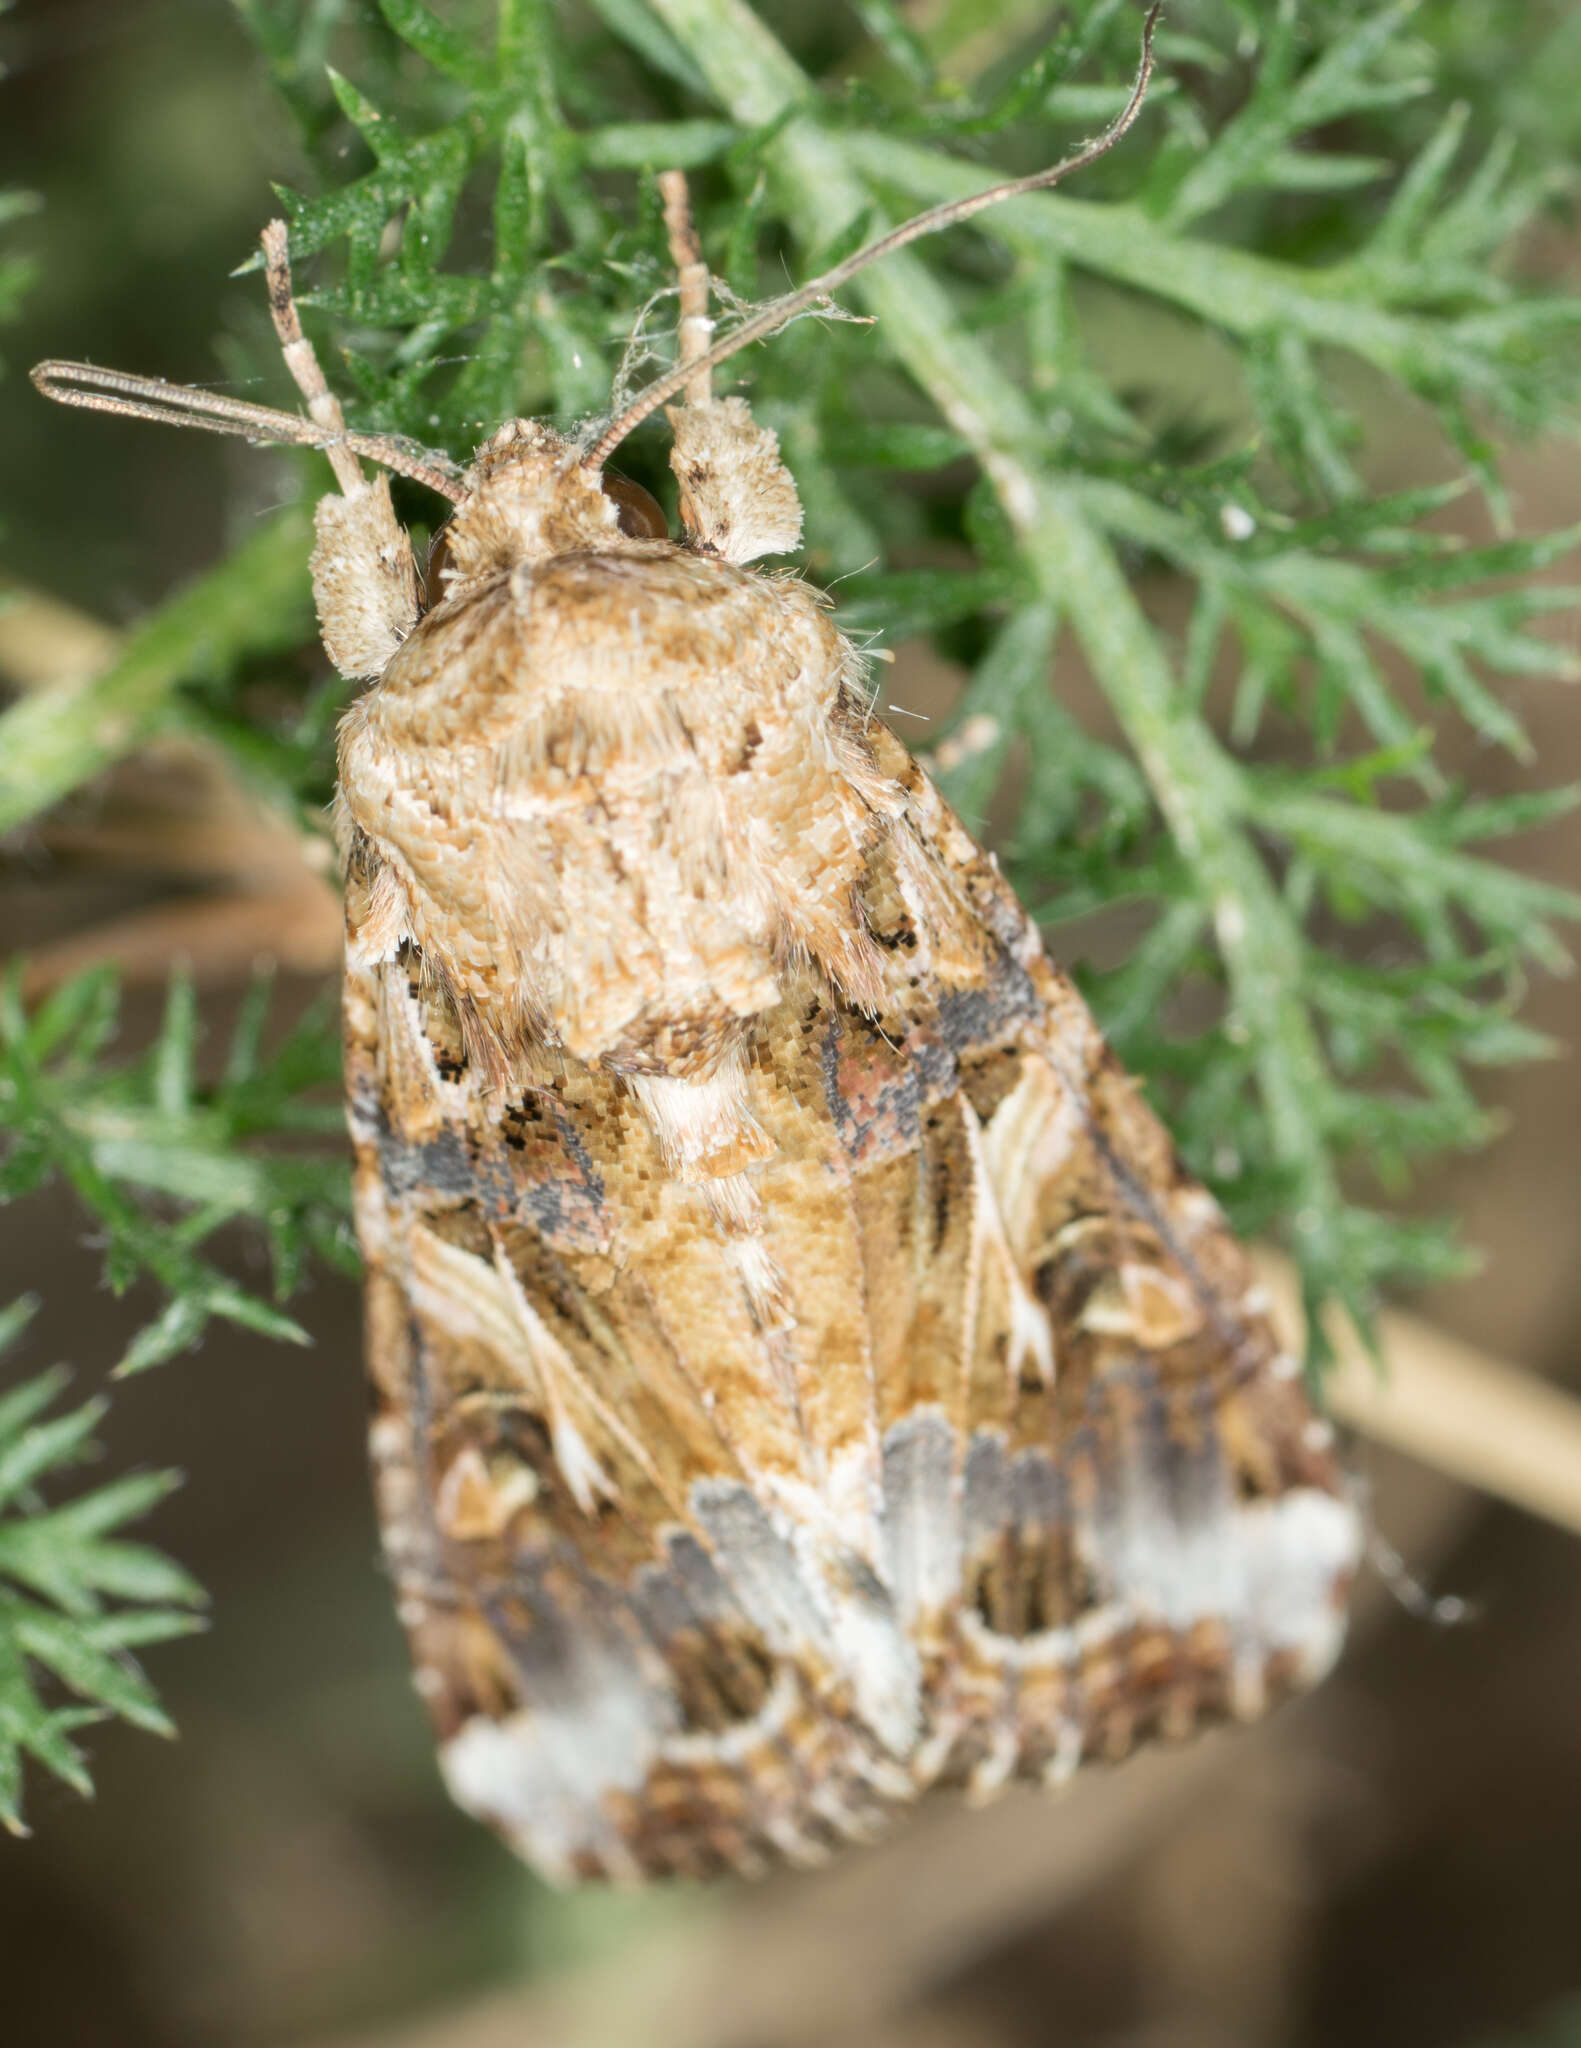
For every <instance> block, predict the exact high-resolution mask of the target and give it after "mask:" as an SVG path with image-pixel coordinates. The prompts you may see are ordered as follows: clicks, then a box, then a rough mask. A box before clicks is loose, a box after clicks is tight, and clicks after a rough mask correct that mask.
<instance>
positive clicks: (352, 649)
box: [263, 220, 422, 677]
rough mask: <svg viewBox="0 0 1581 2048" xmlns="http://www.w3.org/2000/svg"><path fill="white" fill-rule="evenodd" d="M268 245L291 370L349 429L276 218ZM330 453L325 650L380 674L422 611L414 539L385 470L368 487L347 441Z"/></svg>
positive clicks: (322, 510) (321, 513)
mask: <svg viewBox="0 0 1581 2048" xmlns="http://www.w3.org/2000/svg"><path fill="white" fill-rule="evenodd" d="M263 250H264V264H265V272H266V276H267V279H268V285H269V311H270V314H271V315H272V317H273V319H274V326H275V332H276V334H278V335H279V337H280V347H281V349H282V350H283V352H284V354H285V360H286V368H287V369H288V370H289V371H290V372H291V375H292V376H293V377H294V378H295V379H296V383H297V389H298V390H299V391H300V392H301V393H302V396H303V397H304V398H305V399H306V400H307V409H308V412H309V413H310V414H311V415H312V418H313V423H314V425H315V426H318V427H322V428H323V429H324V431H325V432H326V433H327V434H344V433H345V431H346V420H345V415H344V414H343V413H342V411H341V409H340V400H339V399H338V398H337V397H336V396H335V394H334V392H333V391H331V390H330V388H329V381H328V379H327V378H326V377H325V375H324V372H323V369H322V368H321V366H320V364H319V360H318V357H317V356H316V355H315V354H314V352H313V344H312V343H311V342H310V341H309V340H308V338H307V336H306V335H305V334H304V333H303V332H302V322H301V319H300V317H299V316H298V313H297V310H296V298H295V295H294V293H293V292H292V290H291V263H290V258H289V255H288V253H287V245H286V227H285V222H284V221H280V220H272V221H270V223H269V225H268V226H267V227H266V228H265V229H264V231H263ZM324 452H325V454H326V455H327V456H328V457H329V460H330V464H331V466H332V468H333V469H334V472H335V480H336V482H337V483H338V484H339V485H340V489H341V495H340V496H339V497H338V498H336V497H328V498H320V500H319V502H318V509H317V511H316V512H315V513H314V515H313V527H314V531H315V533H316V534H317V536H318V542H317V545H316V546H315V548H314V549H313V563H312V568H313V599H314V602H315V604H316V605H317V607H318V623H319V629H320V631H321V632H322V634H323V638H324V648H325V652H326V653H327V654H328V655H329V658H330V660H331V661H332V662H333V663H334V664H335V666H336V668H338V669H339V670H340V672H341V674H342V675H343V676H353V677H355V676H376V675H379V674H381V673H382V672H383V669H384V667H385V664H386V663H387V662H388V661H389V659H390V656H391V655H392V654H394V652H395V650H396V648H398V647H399V646H400V644H401V642H402V641H403V640H404V639H405V638H406V636H407V634H408V633H410V632H411V630H412V628H413V626H415V625H416V624H417V621H418V618H419V616H420V615H421V611H422V604H421V600H420V598H419V594H418V583H417V568H416V565H415V563H414V562H413V560H412V543H411V539H410V537H409V536H408V534H407V531H406V529H405V527H404V526H402V525H401V523H400V521H399V520H398V519H397V518H396V516H395V508H394V506H393V505H392V504H391V502H390V480H389V478H388V477H387V476H384V475H382V474H381V475H379V476H377V477H375V478H374V480H373V481H372V483H370V482H369V481H368V479H367V478H366V477H365V476H364V475H363V473H362V465H361V464H360V463H359V462H358V460H357V458H356V456H355V455H353V454H352V452H351V450H350V449H349V448H348V447H347V446H346V445H345V443H344V441H331V442H330V443H329V444H328V446H327V447H326V448H325V450H324Z"/></svg>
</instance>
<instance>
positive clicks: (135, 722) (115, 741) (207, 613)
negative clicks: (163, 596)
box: [0, 504, 313, 832]
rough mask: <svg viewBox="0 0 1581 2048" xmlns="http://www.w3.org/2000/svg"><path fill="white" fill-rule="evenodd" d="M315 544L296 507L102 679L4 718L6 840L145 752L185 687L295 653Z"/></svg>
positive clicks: (157, 617) (198, 585)
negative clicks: (241, 661) (258, 658)
mask: <svg viewBox="0 0 1581 2048" xmlns="http://www.w3.org/2000/svg"><path fill="white" fill-rule="evenodd" d="M312 541H313V527H312V520H311V518H310V516H309V512H308V507H307V506H306V505H305V504H301V505H291V506H288V507H287V508H286V509H285V510H284V511H282V512H279V513H276V515H275V516H274V518H272V519H271V520H270V521H269V523H268V524H267V525H266V526H264V527H262V528H260V530H259V531H258V532H257V533H256V534H254V535H253V536H252V538H251V539H250V540H249V541H247V542H246V544H245V545H244V546H242V547H240V548H238V549H237V551H236V553H235V554H233V555H231V556H229V557H228V558H227V559H226V560H225V561H223V562H221V563H219V564H218V565H217V566H216V567H215V568H213V569H211V570H209V571H208V572H207V574H206V575H203V576H200V577H199V578H198V580H197V581H196V582H195V583H192V584H189V585H188V587H187V588H186V589H185V590H182V591H179V592H178V593H177V594H176V595H175V596H174V597H172V598H170V599H169V600H168V601H167V602H166V603H165V604H163V605H161V606H160V608H159V610H158V611H156V612H155V613H154V614H153V615H152V616H151V617H150V618H149V619H147V620H145V622H144V623H143V624H142V625H141V626H140V627H139V628H138V629H137V631H136V632H135V633H133V634H132V635H131V636H130V638H129V639H128V641H127V643H126V647H125V650H124V652H123V653H122V654H121V656H120V658H119V659H118V660H117V661H115V662H114V663H113V664H112V665H111V666H110V667H109V668H107V669H106V670H105V671H104V673H103V674H102V675H99V676H96V677H95V678H94V679H93V680H92V681H90V682H87V683H83V684H82V685H80V686H79V687H76V688H72V689H62V690H40V691H37V692H35V693H33V694H31V695H29V696H28V697H25V698H24V699H23V700H22V701H21V702H20V703H18V704H14V705H12V706H11V708H10V709H9V710H8V711H6V712H5V713H4V714H0V832H9V831H12V830H14V829H15V827H16V826H18V825H21V824H24V823H25V822H26V821H27V820H28V819H29V818H34V817H37V816H38V815H39V813H40V812H41V811H45V810H48V808H49V806H50V805H51V804H53V803H56V802H58V801H59V799H60V798H61V797H63V796H65V795H67V794H68V792H70V791H71V790H73V789H76V788H78V787H79V786H80V785H81V784H82V783H84V782H86V781H88V780H89V778H90V777H92V776H94V775H97V774H99V773H100V772H101V771H102V770H103V769H105V768H108V767H109V766H110V765H111V763H112V762H115V761H118V760H120V759H121V758H122V757H123V756H124V755H126V754H129V753H131V751H132V750H133V749H134V748H135V747H137V746H139V745H141V744H142V742H143V741H144V740H146V739H147V738H148V736H149V734H150V732H151V731H152V730H153V729H154V727H155V726H156V725H157V724H158V722H159V719H160V717H161V715H162V714H163V712H164V711H165V709H166V707H167V706H168V705H169V703H170V700H171V697H172V696H173V694H174V692H175V690H176V687H177V685H178V684H180V683H183V682H189V681H191V680H193V679H194V678H196V677H200V676H204V675H213V674H215V673H217V672H219V671H220V670H222V669H224V668H227V667H229V666H230V665H231V664H233V663H234V662H235V661H236V660H237V659H238V658H239V657H240V656H242V655H244V654H249V653H259V652H264V651H267V650H270V649H274V648H282V647H291V646H295V645H296V644H297V643H298V642H299V641H300V639H301V637H302V632H303V629H304V627H305V626H306V625H307V624H308V622H309V620H310V619H311V617H312V607H311V597H310V593H309V589H308V580H307V556H308V550H309V548H310V547H311V546H312Z"/></svg>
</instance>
